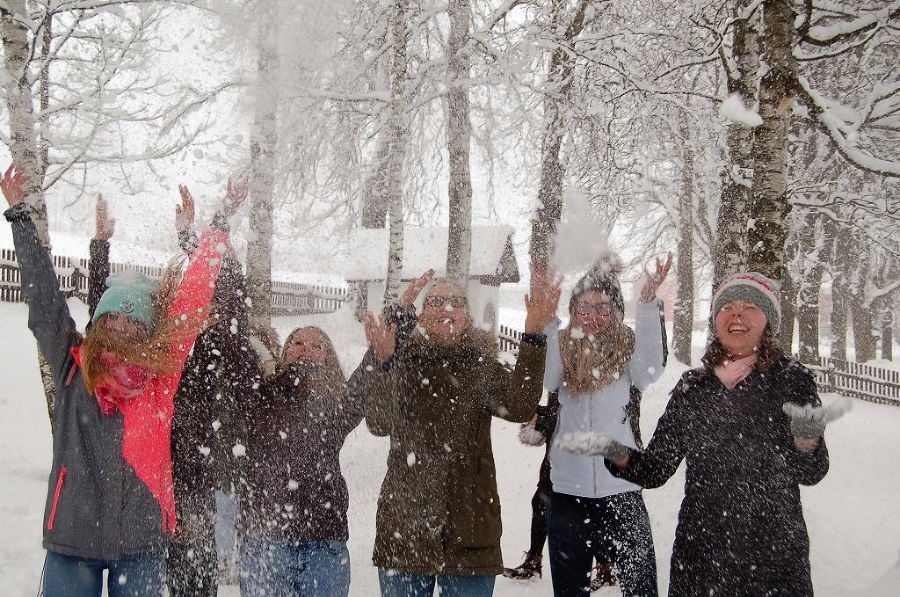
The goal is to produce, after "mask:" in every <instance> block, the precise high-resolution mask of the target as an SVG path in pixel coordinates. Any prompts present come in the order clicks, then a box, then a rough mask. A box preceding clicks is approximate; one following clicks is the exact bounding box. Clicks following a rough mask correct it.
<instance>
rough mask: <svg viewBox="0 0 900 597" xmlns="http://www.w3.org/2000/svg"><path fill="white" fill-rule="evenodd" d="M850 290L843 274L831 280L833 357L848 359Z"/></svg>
mask: <svg viewBox="0 0 900 597" xmlns="http://www.w3.org/2000/svg"><path fill="white" fill-rule="evenodd" d="M849 304H850V290H849V288H848V287H847V282H846V280H844V278H843V275H841V274H838V275H836V276H834V277H833V278H832V281H831V336H832V338H831V358H833V359H840V360H842V361H846V360H847V314H848V312H849Z"/></svg>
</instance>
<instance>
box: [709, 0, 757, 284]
mask: <svg viewBox="0 0 900 597" xmlns="http://www.w3.org/2000/svg"><path fill="white" fill-rule="evenodd" d="M748 4H749V0H740V1H739V2H737V4H736V6H735V9H734V14H735V15H737V14H740V13H742V12H743V11H744V10H745V9H746V7H747V5H748ZM758 20H759V17H758V16H756V17H753V18H752V19H750V20H747V21H738V22H736V23H735V26H734V42H733V50H732V51H733V59H734V60H733V61H734V65H735V67H736V68H737V72H734V73H732V72H727V73H726V74H727V77H728V78H727V88H728V93H729V94H737V95H738V97H740V99H741V101H742V102H743V104H744V105H745V106H747V107H752V106H753V105H754V104H756V85H757V78H758V77H757V73H758V72H759V36H758V34H757V31H756V25H757V22H758ZM753 138H754V129H753V128H752V127H749V126H745V125H743V124H740V123H737V122H729V123H728V128H727V131H726V143H727V146H728V163H727V164H726V168H725V172H724V184H723V185H722V198H721V203H720V205H719V213H718V217H717V221H716V244H715V248H714V255H713V291H715V288H716V287H717V286H718V285H719V284H720V283H721V282H722V281H723V280H724V279H725V278H727V277H728V276H731V275H732V274H736V273H738V272H740V271H744V270H746V269H747V262H748V258H749V249H748V246H747V222H748V221H749V219H750V218H749V213H748V211H749V207H750V199H751V197H752V194H751V190H752V189H751V187H752V184H753V153H752V150H753Z"/></svg>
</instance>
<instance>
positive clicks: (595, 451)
mask: <svg viewBox="0 0 900 597" xmlns="http://www.w3.org/2000/svg"><path fill="white" fill-rule="evenodd" d="M556 443H557V444H558V445H559V447H560V448H562V449H563V450H565V451H566V452H572V453H573V454H584V455H587V456H597V455H600V456H603V457H604V458H607V459H609V460H612V461H613V462H620V461H622V460H625V459H626V458H628V447H627V446H625V445H623V444H620V443H619V442H617V441H616V440H614V439H613V438H611V437H609V436H608V435H606V434H605V433H594V432H593V431H578V432H576V433H567V434H565V435H563V436H562V437H560V438H559V439H558V440H556Z"/></svg>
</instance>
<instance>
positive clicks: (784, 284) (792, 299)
mask: <svg viewBox="0 0 900 597" xmlns="http://www.w3.org/2000/svg"><path fill="white" fill-rule="evenodd" d="M796 252H797V245H796V243H794V242H791V243H789V245H788V246H787V253H786V261H790V260H791V259H792V258H793V257H794V254H795V253H796ZM796 298H797V285H796V284H795V281H794V276H793V275H792V273H791V271H790V270H789V269H788V268H787V267H785V268H784V273H783V275H782V280H781V329H779V330H778V343H779V344H781V347H782V348H783V349H784V351H785V352H787V353H790V352H791V350H792V349H793V346H794V321H795V320H796V316H797V314H796V310H795V308H794V305H795V304H796Z"/></svg>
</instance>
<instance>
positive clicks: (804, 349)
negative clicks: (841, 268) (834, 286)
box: [797, 211, 825, 363]
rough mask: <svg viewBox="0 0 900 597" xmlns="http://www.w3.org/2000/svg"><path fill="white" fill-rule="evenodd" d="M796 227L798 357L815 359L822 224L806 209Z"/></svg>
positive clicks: (816, 353) (806, 359)
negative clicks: (797, 245) (798, 272)
mask: <svg viewBox="0 0 900 597" xmlns="http://www.w3.org/2000/svg"><path fill="white" fill-rule="evenodd" d="M799 220H800V222H801V224H800V229H799V230H797V235H798V239H797V240H798V243H799V251H800V255H799V257H800V261H801V263H802V265H803V267H802V268H801V275H800V277H799V279H798V281H797V323H798V335H799V348H798V350H797V352H798V354H799V356H800V361H801V362H803V363H815V362H816V361H817V359H818V358H819V293H820V290H821V288H822V277H823V276H824V274H825V267H824V264H823V263H822V262H823V259H824V255H823V251H822V249H823V247H824V244H823V243H822V242H821V240H822V238H823V235H824V231H823V225H822V222H821V220H820V218H818V217H817V216H816V215H815V214H814V213H812V212H810V211H806V212H805V213H804V214H803V215H802V216H801V217H800V218H799Z"/></svg>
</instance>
